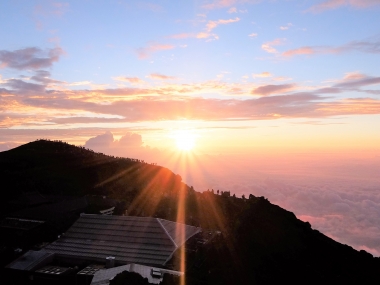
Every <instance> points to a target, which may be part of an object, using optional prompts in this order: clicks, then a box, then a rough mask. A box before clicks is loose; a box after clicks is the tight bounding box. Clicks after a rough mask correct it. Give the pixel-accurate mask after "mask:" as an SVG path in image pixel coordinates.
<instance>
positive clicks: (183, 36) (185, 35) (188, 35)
mask: <svg viewBox="0 0 380 285" xmlns="http://www.w3.org/2000/svg"><path fill="white" fill-rule="evenodd" d="M194 37H195V34H193V33H180V34H175V35H170V36H167V38H168V39H188V38H194Z"/></svg>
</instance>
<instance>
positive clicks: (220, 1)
mask: <svg viewBox="0 0 380 285" xmlns="http://www.w3.org/2000/svg"><path fill="white" fill-rule="evenodd" d="M259 2H261V0H214V1H211V3H207V4H205V5H203V6H202V7H203V8H204V9H208V10H212V9H220V8H228V7H231V6H236V5H237V4H255V3H259ZM232 8H235V7H232ZM233 11H234V10H233ZM239 12H241V13H244V12H245V10H239Z"/></svg>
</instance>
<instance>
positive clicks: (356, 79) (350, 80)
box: [334, 73, 380, 88]
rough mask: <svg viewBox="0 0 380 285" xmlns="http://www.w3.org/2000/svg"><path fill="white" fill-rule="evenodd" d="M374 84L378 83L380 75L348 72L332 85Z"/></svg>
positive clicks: (354, 86) (356, 85)
mask: <svg viewBox="0 0 380 285" xmlns="http://www.w3.org/2000/svg"><path fill="white" fill-rule="evenodd" d="M376 84H380V77H372V76H367V75H364V74H360V73H349V74H347V75H346V76H345V77H344V79H343V80H342V81H341V82H340V83H338V84H336V85H334V87H340V88H360V87H364V86H369V85H376Z"/></svg>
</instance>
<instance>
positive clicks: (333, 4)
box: [308, 0, 380, 13]
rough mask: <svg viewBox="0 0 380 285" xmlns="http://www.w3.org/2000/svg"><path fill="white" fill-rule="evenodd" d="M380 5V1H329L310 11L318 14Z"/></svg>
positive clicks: (315, 6)
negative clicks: (338, 9)
mask: <svg viewBox="0 0 380 285" xmlns="http://www.w3.org/2000/svg"><path fill="white" fill-rule="evenodd" d="M375 5H380V1H379V0H327V1H324V2H322V3H319V4H317V5H314V6H312V7H311V8H310V9H308V11H310V12H314V13H318V12H323V11H326V10H332V9H337V8H340V7H342V6H351V7H354V8H368V7H371V6H375Z"/></svg>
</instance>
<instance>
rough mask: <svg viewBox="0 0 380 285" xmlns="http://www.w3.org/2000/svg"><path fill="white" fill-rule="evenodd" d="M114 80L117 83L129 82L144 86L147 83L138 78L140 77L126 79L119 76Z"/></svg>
mask: <svg viewBox="0 0 380 285" xmlns="http://www.w3.org/2000/svg"><path fill="white" fill-rule="evenodd" d="M113 79H114V80H117V81H123V82H128V83H130V84H144V83H145V81H144V80H142V79H140V78H138V77H125V76H117V77H114V78H113Z"/></svg>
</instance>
